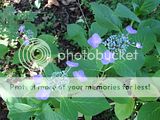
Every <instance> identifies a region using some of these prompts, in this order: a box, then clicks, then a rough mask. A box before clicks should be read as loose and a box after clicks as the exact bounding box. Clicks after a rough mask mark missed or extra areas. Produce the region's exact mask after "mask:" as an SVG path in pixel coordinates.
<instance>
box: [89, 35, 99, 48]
mask: <svg viewBox="0 0 160 120" xmlns="http://www.w3.org/2000/svg"><path fill="white" fill-rule="evenodd" d="M87 42H88V44H89V45H90V46H92V47H93V48H97V47H98V46H99V44H101V43H102V39H101V37H100V36H99V35H98V34H97V33H94V34H93V35H92V37H90V38H89V39H88V41H87Z"/></svg>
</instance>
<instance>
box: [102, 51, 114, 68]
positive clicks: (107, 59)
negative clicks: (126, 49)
mask: <svg viewBox="0 0 160 120" xmlns="http://www.w3.org/2000/svg"><path fill="white" fill-rule="evenodd" d="M114 55H115V54H114V53H112V52H110V51H109V50H106V51H105V52H104V53H103V55H102V59H101V62H102V64H104V65H107V64H109V63H114V61H115V59H114Z"/></svg>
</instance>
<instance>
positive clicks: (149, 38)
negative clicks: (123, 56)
mask: <svg viewBox="0 0 160 120" xmlns="http://www.w3.org/2000/svg"><path fill="white" fill-rule="evenodd" d="M135 37H136V38H135V39H136V40H137V41H139V42H141V43H142V46H143V48H142V51H143V52H144V54H146V53H147V52H149V51H150V50H152V49H153V47H154V45H155V42H156V36H155V34H154V33H153V32H152V30H151V29H150V28H148V27H144V28H142V29H138V33H137V34H136V35H135Z"/></svg>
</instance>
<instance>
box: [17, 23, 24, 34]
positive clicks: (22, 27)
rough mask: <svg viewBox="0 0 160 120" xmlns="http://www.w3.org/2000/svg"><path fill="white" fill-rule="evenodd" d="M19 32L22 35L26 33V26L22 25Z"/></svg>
mask: <svg viewBox="0 0 160 120" xmlns="http://www.w3.org/2000/svg"><path fill="white" fill-rule="evenodd" d="M18 31H19V32H20V33H24V31H25V26H24V25H20V27H19V29H18Z"/></svg>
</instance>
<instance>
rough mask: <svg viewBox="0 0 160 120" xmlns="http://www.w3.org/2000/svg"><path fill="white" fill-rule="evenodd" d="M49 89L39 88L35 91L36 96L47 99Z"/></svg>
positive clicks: (39, 98)
mask: <svg viewBox="0 0 160 120" xmlns="http://www.w3.org/2000/svg"><path fill="white" fill-rule="evenodd" d="M49 95H50V91H48V90H45V89H41V90H39V91H38V92H37V93H36V98H37V99H38V100H47V99H48V98H49Z"/></svg>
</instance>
